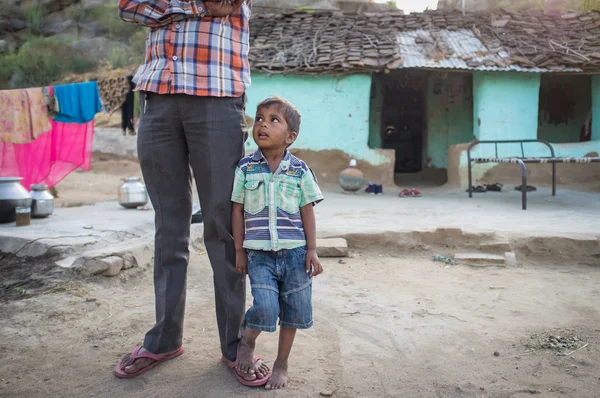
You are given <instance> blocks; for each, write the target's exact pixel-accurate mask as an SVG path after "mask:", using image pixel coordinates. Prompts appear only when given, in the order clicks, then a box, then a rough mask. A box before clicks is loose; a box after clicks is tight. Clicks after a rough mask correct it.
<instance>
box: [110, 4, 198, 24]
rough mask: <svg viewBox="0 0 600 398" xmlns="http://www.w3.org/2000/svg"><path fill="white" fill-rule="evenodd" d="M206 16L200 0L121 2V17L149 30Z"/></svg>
mask: <svg viewBox="0 0 600 398" xmlns="http://www.w3.org/2000/svg"><path fill="white" fill-rule="evenodd" d="M204 15H206V7H205V5H204V1H200V0H187V1H186V0H120V1H119V17H120V18H121V19H122V20H123V21H125V22H130V23H134V24H137V25H142V26H147V27H149V28H160V27H161V26H166V25H168V24H170V23H171V22H175V21H181V20H183V19H190V18H200V17H203V16H204Z"/></svg>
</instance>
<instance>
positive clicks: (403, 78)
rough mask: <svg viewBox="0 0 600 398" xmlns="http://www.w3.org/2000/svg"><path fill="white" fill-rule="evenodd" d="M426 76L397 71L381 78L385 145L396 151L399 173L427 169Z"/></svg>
mask: <svg viewBox="0 0 600 398" xmlns="http://www.w3.org/2000/svg"><path fill="white" fill-rule="evenodd" d="M426 82H427V79H426V74H425V73H422V72H417V71H394V72H391V73H388V74H384V75H383V76H382V77H381V85H382V89H383V90H382V91H383V107H382V109H381V123H382V124H381V130H382V132H381V134H382V136H381V144H382V145H381V146H382V148H384V149H394V150H395V152H396V163H395V167H394V171H395V172H396V173H418V172H419V171H421V170H422V169H423V140H424V137H423V136H424V134H423V132H424V131H425V88H426Z"/></svg>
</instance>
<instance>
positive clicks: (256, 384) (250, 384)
mask: <svg viewBox="0 0 600 398" xmlns="http://www.w3.org/2000/svg"><path fill="white" fill-rule="evenodd" d="M221 361H222V362H223V363H224V364H225V365H227V366H228V367H229V368H230V369H233V373H234V374H235V378H236V379H237V381H239V382H240V383H241V384H243V385H245V386H248V387H262V386H264V385H265V384H267V382H268V381H269V378H270V377H271V372H269V374H268V375H266V376H265V377H263V378H262V379H259V378H258V377H257V378H256V379H253V380H247V379H245V378H244V376H243V374H241V373H239V372H238V370H237V369H236V368H235V365H237V363H236V362H231V361H230V360H228V359H227V358H225V357H221ZM258 361H260V357H258V356H256V355H255V356H254V363H256V362H258Z"/></svg>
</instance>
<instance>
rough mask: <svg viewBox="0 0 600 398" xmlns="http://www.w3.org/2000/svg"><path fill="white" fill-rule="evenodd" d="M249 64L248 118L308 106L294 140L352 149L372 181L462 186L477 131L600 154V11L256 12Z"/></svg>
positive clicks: (335, 151) (483, 136) (334, 150)
mask: <svg viewBox="0 0 600 398" xmlns="http://www.w3.org/2000/svg"><path fill="white" fill-rule="evenodd" d="M250 59H251V63H252V69H253V85H252V87H251V89H250V90H249V92H248V97H249V103H248V109H249V112H248V113H249V114H250V115H251V113H252V112H253V108H254V107H255V106H256V104H257V102H258V101H259V100H260V99H262V98H264V97H266V96H269V95H272V94H278V95H282V96H284V97H287V98H288V99H290V100H291V101H293V102H294V103H296V104H297V105H298V106H299V107H300V108H301V109H302V111H303V114H304V122H303V126H302V132H301V134H300V137H299V139H298V141H297V144H296V145H295V147H296V148H299V149H301V150H310V151H315V152H316V153H322V152H323V151H328V152H327V153H328V158H329V159H331V158H332V157H333V158H335V157H336V156H337V157H339V158H340V159H341V158H343V159H344V160H345V159H347V158H349V157H354V158H356V159H358V160H359V161H361V162H362V163H363V165H365V167H369V170H370V171H371V173H372V175H373V176H374V178H381V179H386V178H388V179H389V178H391V177H392V175H393V174H396V176H402V175H407V174H411V175H414V176H418V177H419V178H423V179H434V180H436V181H439V182H440V183H443V182H445V181H446V180H447V179H448V178H451V179H455V180H457V181H458V182H460V183H461V184H463V185H464V178H463V175H464V168H465V165H466V155H465V154H464V153H463V150H464V145H460V144H464V143H468V142H470V141H472V140H473V139H479V140H497V139H530V138H540V139H545V140H548V141H551V142H552V143H556V144H557V145H556V149H557V156H586V155H589V154H591V153H598V152H600V123H595V124H593V123H592V121H593V120H600V76H598V75H596V74H595V73H598V72H600V13H587V14H580V13H566V12H560V13H559V12H556V13H553V14H543V13H542V12H540V11H523V12H498V13H494V14H467V15H465V16H463V15H462V14H461V13H458V12H452V11H429V12H425V13H420V14H410V15H403V14H402V13H401V12H398V13H395V12H388V13H364V14H344V13H341V12H314V13H304V12H290V13H284V14H278V15H265V14H262V15H256V16H255V17H254V19H253V21H252V29H251V50H250ZM532 145H534V144H532ZM513 149H516V148H512V149H511V148H510V147H506V148H503V149H502V150H503V151H505V152H506V153H503V155H509V153H508V152H510V151H512V150H513ZM479 150H480V151H486V150H488V149H486V148H484V147H482V148H481V149H479ZM507 151H508V152H507ZM528 151H529V152H530V155H531V156H544V155H545V153H542V151H543V148H542V147H541V146H540V147H539V148H538V147H537V146H532V147H531V148H529V149H528ZM490 167H493V166H490Z"/></svg>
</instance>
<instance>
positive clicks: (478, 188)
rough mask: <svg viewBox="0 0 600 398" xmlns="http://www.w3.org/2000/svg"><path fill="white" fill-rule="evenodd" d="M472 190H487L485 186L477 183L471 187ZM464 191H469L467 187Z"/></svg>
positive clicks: (480, 191) (481, 191)
mask: <svg viewBox="0 0 600 398" xmlns="http://www.w3.org/2000/svg"><path fill="white" fill-rule="evenodd" d="M471 189H472V190H473V192H477V193H484V192H487V188H486V187H485V186H483V185H477V186H474V187H472V188H471ZM465 192H469V188H467V190H466V191H465Z"/></svg>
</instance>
